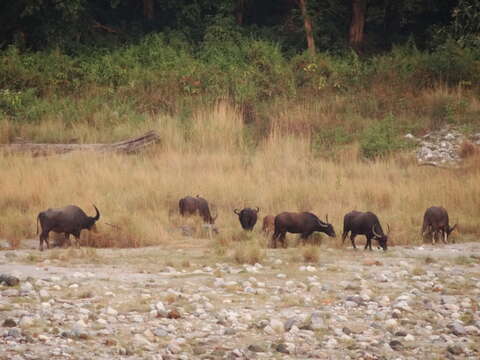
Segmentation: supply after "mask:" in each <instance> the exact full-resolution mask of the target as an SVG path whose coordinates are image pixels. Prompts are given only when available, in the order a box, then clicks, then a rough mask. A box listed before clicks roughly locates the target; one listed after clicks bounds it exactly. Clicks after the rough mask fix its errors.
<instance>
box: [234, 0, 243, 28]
mask: <svg viewBox="0 0 480 360" xmlns="http://www.w3.org/2000/svg"><path fill="white" fill-rule="evenodd" d="M244 9H245V0H237V5H236V6H235V20H236V22H237V25H243V11H244Z"/></svg>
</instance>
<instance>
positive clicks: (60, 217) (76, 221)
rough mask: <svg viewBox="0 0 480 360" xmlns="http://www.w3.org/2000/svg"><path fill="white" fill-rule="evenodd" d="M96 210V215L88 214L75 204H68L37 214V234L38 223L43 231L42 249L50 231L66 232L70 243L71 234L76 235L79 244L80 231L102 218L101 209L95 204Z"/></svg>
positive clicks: (48, 246)
mask: <svg viewBox="0 0 480 360" xmlns="http://www.w3.org/2000/svg"><path fill="white" fill-rule="evenodd" d="M93 207H94V208H95V211H96V215H95V216H87V214H85V212H84V211H83V210H82V209H80V208H79V207H78V206H75V205H68V206H65V207H63V208H59V209H48V210H45V211H42V212H41V213H39V214H38V216H37V234H38V223H39V222H40V227H41V229H42V232H41V233H40V250H41V251H43V241H45V242H46V243H47V249H49V248H50V244H49V243H48V234H49V233H50V231H55V232H58V233H65V242H66V243H69V238H70V234H71V235H73V236H74V237H75V240H76V244H77V246H79V245H80V243H79V241H80V232H81V231H82V230H83V229H88V230H90V229H92V228H94V226H95V223H96V222H97V221H98V219H100V211H98V209H97V207H96V206H95V205H93Z"/></svg>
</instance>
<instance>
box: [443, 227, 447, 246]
mask: <svg viewBox="0 0 480 360" xmlns="http://www.w3.org/2000/svg"><path fill="white" fill-rule="evenodd" d="M442 232H443V242H444V243H445V244H448V241H447V232H446V231H445V230H442Z"/></svg>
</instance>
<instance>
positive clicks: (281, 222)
mask: <svg viewBox="0 0 480 360" xmlns="http://www.w3.org/2000/svg"><path fill="white" fill-rule="evenodd" d="M326 221H327V222H323V221H321V220H320V219H319V218H318V217H317V216H316V215H315V214H312V213H309V212H301V213H292V212H283V213H281V214H278V215H277V216H275V232H274V233H273V236H272V246H273V248H276V247H277V240H280V241H281V242H282V245H283V247H286V242H285V234H286V233H287V232H289V233H294V234H301V235H300V238H301V239H302V240H303V244H305V240H306V239H307V238H308V237H309V236H310V235H311V234H312V233H313V232H314V231H320V232H323V233H325V234H327V235H328V236H331V237H334V236H335V230H333V226H332V225H331V224H329V223H328V216H327V218H326Z"/></svg>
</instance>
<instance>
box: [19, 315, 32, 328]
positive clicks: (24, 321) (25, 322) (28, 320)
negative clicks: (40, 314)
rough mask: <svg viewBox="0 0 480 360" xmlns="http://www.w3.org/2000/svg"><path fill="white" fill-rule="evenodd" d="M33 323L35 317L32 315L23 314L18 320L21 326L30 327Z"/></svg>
mask: <svg viewBox="0 0 480 360" xmlns="http://www.w3.org/2000/svg"><path fill="white" fill-rule="evenodd" d="M33 324H35V318H34V317H33V316H24V317H22V318H21V319H20V321H19V322H18V325H19V326H20V327H22V328H24V327H30V326H32V325H33Z"/></svg>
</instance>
